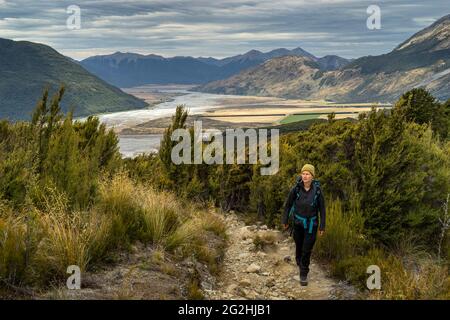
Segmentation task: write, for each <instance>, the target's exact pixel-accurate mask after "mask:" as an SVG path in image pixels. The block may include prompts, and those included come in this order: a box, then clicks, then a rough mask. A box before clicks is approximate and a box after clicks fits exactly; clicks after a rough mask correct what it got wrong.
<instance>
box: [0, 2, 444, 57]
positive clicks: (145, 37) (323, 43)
mask: <svg viewBox="0 0 450 320" xmlns="http://www.w3.org/2000/svg"><path fill="white" fill-rule="evenodd" d="M373 3H374V1H373V0H358V1H356V0H316V1H311V0H281V1H272V0H270V1H269V0H225V1H210V0H194V1H180V0H164V1H139V0H133V1H117V0H105V1H96V0H93V1H89V0H85V1H81V0H80V1H74V0H70V1H67V0H62V1H50V0H44V1H39V2H36V1H30V0H14V1H12V0H6V1H5V0H0V8H1V10H0V37H7V38H13V39H16V40H29V41H38V42H43V43H47V44H49V45H52V46H53V47H54V48H55V49H57V50H59V51H60V52H62V53H64V54H67V55H69V56H72V57H74V58H84V57H86V56H89V55H95V54H105V53H109V52H115V51H118V50H120V51H137V50H139V52H140V53H155V54H161V55H165V56H173V55H194V56H216V57H224V56H229V55H234V54H239V53H243V52H245V51H248V50H250V49H258V50H263V51H267V50H271V49H274V48H278V47H286V48H294V47H298V46H301V47H302V48H304V49H305V50H308V51H310V52H311V53H313V54H315V55H317V56H323V55H326V54H339V55H342V56H344V57H351V58H354V57H358V56H362V55H368V54H372V55H373V54H381V53H385V52H388V51H389V50H391V49H393V48H394V47H395V46H396V45H397V44H399V43H400V42H403V41H404V40H406V38H408V37H409V36H411V35H412V34H414V33H415V32H417V31H419V30H420V29H421V28H423V27H425V26H426V25H427V24H429V23H431V22H432V21H434V20H436V19H438V18H440V17H441V16H443V15H444V14H445V12H443V11H442V8H445V7H448V0H434V1H427V2H426V3H424V2H420V1H418V0H414V1H405V0H381V1H377V2H376V3H377V4H378V5H379V6H380V7H381V12H382V29H381V30H368V29H367V28H366V19H367V13H366V9H367V7H368V6H369V5H370V4H373ZM69 5H78V6H80V7H81V10H82V29H81V30H73V31H70V30H68V29H67V28H66V27H65V22H66V19H67V17H68V15H67V13H66V12H65V9H66V8H67V7H68V6H69Z"/></svg>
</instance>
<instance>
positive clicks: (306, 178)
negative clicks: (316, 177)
mask: <svg viewBox="0 0 450 320" xmlns="http://www.w3.org/2000/svg"><path fill="white" fill-rule="evenodd" d="M312 180H313V176H312V174H311V173H310V172H309V171H303V172H302V181H303V182H304V183H305V182H306V183H308V182H311V181H312Z"/></svg>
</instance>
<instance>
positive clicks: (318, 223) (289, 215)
mask: <svg viewBox="0 0 450 320" xmlns="http://www.w3.org/2000/svg"><path fill="white" fill-rule="evenodd" d="M314 177H315V169H314V166H313V165H311V164H305V165H304V166H303V168H302V171H301V175H300V176H299V177H298V178H297V183H296V184H295V186H294V187H293V188H292V189H291V191H290V192H289V196H288V198H287V201H286V205H285V208H284V214H283V217H282V224H283V227H284V230H287V229H288V228H291V232H293V236H294V241H295V260H296V262H297V265H298V266H299V269H300V284H301V285H302V286H306V285H308V272H309V263H310V258H311V252H312V249H313V246H314V243H315V242H316V236H317V230H319V236H322V235H323V233H324V232H325V199H324V197H323V194H322V190H321V189H320V183H319V181H318V180H314Z"/></svg>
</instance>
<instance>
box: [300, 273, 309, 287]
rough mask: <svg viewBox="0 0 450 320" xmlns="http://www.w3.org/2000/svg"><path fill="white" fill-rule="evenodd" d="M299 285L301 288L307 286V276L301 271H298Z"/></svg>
mask: <svg viewBox="0 0 450 320" xmlns="http://www.w3.org/2000/svg"><path fill="white" fill-rule="evenodd" d="M300 284H301V285H302V286H307V285H308V274H305V273H304V272H302V271H301V270H300Z"/></svg>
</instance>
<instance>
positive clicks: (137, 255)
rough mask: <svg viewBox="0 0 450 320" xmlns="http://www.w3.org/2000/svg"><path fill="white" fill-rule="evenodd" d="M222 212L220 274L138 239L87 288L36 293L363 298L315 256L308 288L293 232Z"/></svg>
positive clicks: (89, 277)
mask: <svg viewBox="0 0 450 320" xmlns="http://www.w3.org/2000/svg"><path fill="white" fill-rule="evenodd" d="M222 217H224V221H225V224H226V227H227V231H226V232H227V236H228V243H227V246H226V249H225V254H224V256H223V260H222V263H221V268H220V272H219V273H218V275H217V276H213V275H212V274H211V273H210V272H209V270H208V267H207V266H206V265H205V264H204V263H200V262H198V261H196V260H195V259H191V258H186V259H184V260H182V261H179V260H177V259H174V257H172V256H171V255H170V254H168V253H165V252H164V251H163V250H160V249H158V248H157V247H152V246H145V245H143V244H141V243H136V244H134V245H133V246H132V248H131V250H130V251H129V252H128V251H127V252H123V251H121V252H119V253H118V257H116V259H115V260H116V261H115V262H114V263H107V264H105V265H104V266H100V267H99V268H96V270H92V271H90V272H87V273H85V274H83V277H82V287H81V289H79V290H68V289H67V288H66V287H65V286H63V285H61V286H58V287H55V288H54V289H52V290H50V291H47V292H43V293H41V294H37V295H35V297H34V298H37V299H76V300H78V299H82V300H84V299H139V300H140V299H144V300H146V299H151V300H153V299H157V300H159V299H163V300H167V299H169V300H171V299H177V300H179V299H181V300H183V299H193V298H195V299H197V298H199V297H200V296H201V295H203V297H204V298H205V299H211V300H217V299H223V300H230V299H233V300H234V299H236V300H241V299H258V300H265V299H267V300H290V299H295V300H304V299H355V298H357V295H358V294H357V292H356V290H355V289H354V288H353V287H351V286H349V285H347V284H345V283H343V282H339V281H337V280H334V279H332V278H330V277H328V276H327V273H326V271H325V269H324V268H323V266H321V265H319V264H318V263H317V262H316V261H314V260H312V261H311V265H310V269H311V270H310V273H309V276H308V280H309V284H308V286H306V287H302V286H301V285H300V281H299V280H300V279H299V274H298V267H297V265H296V263H295V244H294V242H293V240H292V238H291V237H289V235H288V234H287V233H282V232H280V231H278V230H273V229H269V228H267V226H265V225H261V224H255V225H245V223H244V222H243V221H242V219H240V218H239V217H238V215H236V214H235V213H224V214H222ZM216 240H217V239H216ZM214 241H215V240H214V239H213V238H211V239H210V241H209V245H211V246H216V245H217V244H216V243H214ZM222 241H223V240H222ZM194 275H195V276H194ZM193 277H196V278H197V279H198V292H200V296H196V297H192V294H189V281H190V279H192V278H193ZM196 290H197V289H196Z"/></svg>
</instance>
